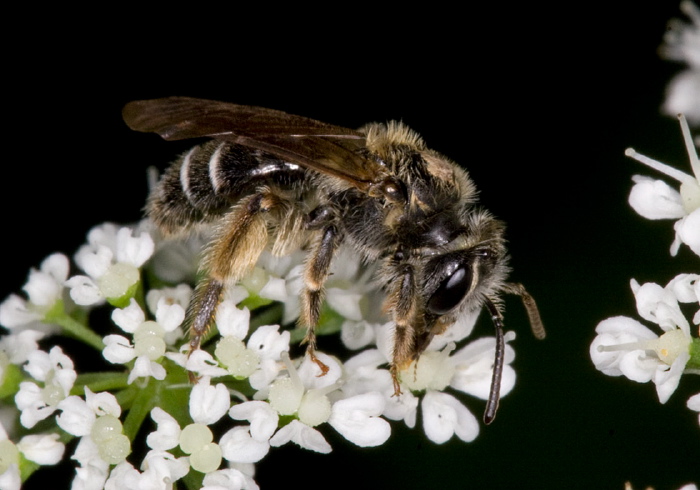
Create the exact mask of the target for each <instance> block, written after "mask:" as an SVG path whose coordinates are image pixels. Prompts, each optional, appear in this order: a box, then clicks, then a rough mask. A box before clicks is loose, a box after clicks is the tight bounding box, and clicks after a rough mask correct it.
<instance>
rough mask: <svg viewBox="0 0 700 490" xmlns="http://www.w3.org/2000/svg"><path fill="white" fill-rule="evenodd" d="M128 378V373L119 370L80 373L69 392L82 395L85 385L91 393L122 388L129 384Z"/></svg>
mask: <svg viewBox="0 0 700 490" xmlns="http://www.w3.org/2000/svg"><path fill="white" fill-rule="evenodd" d="M128 380H129V375H128V374H127V373H121V372H104V373H86V374H80V375H78V378H77V379H76V380H75V384H74V386H73V390H71V394H74V395H82V394H83V393H84V392H85V390H84V387H85V386H87V387H88V388H90V391H92V392H93V393H99V392H101V391H116V390H122V389H124V388H126V387H128V386H129V384H128Z"/></svg>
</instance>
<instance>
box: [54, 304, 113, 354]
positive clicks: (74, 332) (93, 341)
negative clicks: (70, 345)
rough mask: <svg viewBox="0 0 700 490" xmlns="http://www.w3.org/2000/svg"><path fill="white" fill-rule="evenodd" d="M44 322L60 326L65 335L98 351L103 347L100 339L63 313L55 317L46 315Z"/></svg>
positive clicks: (87, 328)
mask: <svg viewBox="0 0 700 490" xmlns="http://www.w3.org/2000/svg"><path fill="white" fill-rule="evenodd" d="M45 321H46V322H48V323H54V324H57V325H60V326H61V327H62V328H63V331H64V332H65V333H66V334H68V335H70V336H72V337H75V338H76V339H78V340H81V341H82V342H85V343H86V344H88V345H89V346H91V347H94V348H95V349H97V350H99V351H101V350H102V349H104V347H105V345H104V342H102V337H100V336H99V335H97V334H96V333H95V332H93V331H92V330H91V329H90V328H89V327H87V326H85V325H83V324H82V323H80V322H79V321H77V320H76V319H75V318H73V317H71V316H70V315H68V314H67V313H66V312H65V311H61V312H59V313H57V314H55V315H47V316H46V318H45Z"/></svg>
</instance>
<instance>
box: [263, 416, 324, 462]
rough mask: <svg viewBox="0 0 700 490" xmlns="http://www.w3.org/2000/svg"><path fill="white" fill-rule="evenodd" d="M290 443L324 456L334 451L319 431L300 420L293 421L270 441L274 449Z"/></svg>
mask: <svg viewBox="0 0 700 490" xmlns="http://www.w3.org/2000/svg"><path fill="white" fill-rule="evenodd" d="M288 442H293V443H295V444H297V445H298V446H300V447H303V448H304V449H308V450H310V451H315V452H317V453H322V454H328V453H330V452H331V450H332V448H331V445H330V444H328V442H327V441H326V439H325V438H324V437H323V436H322V435H321V433H320V432H319V431H317V430H316V429H314V428H312V427H309V426H308V425H306V424H304V423H302V422H300V421H298V420H292V421H291V422H290V423H288V424H287V425H285V426H284V427H282V428H281V429H280V430H278V431H277V433H276V434H275V435H274V436H273V437H272V438H271V439H270V444H272V446H274V447H279V446H282V445H284V444H287V443H288Z"/></svg>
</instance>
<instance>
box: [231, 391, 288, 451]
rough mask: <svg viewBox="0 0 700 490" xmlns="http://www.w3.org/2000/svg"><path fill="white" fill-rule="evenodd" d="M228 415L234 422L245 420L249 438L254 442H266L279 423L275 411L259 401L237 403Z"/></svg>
mask: <svg viewBox="0 0 700 490" xmlns="http://www.w3.org/2000/svg"><path fill="white" fill-rule="evenodd" d="M228 414H229V416H230V417H231V418H232V419H235V420H247V421H248V422H249V423H250V426H249V431H250V436H251V437H252V438H253V439H255V440H256V441H268V440H269V439H270V437H272V434H274V433H275V431H276V430H277V425H278V423H279V415H278V413H277V411H276V410H275V409H273V408H272V407H271V406H270V404H269V403H267V402H264V401H259V400H254V401H249V402H243V403H238V404H236V405H234V406H232V407H231V409H230V410H229V412H228Z"/></svg>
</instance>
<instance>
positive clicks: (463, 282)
mask: <svg viewBox="0 0 700 490" xmlns="http://www.w3.org/2000/svg"><path fill="white" fill-rule="evenodd" d="M471 284H472V273H471V270H470V269H468V268H467V267H466V266H464V265H462V266H459V267H458V268H457V269H455V271H454V272H453V273H452V275H451V276H449V277H447V278H445V279H444V280H443V281H442V283H440V286H438V288H437V289H436V290H435V292H434V293H433V295H432V296H431V297H430V299H429V300H428V304H427V305H426V306H427V308H428V311H430V312H431V313H435V314H436V315H444V314H445V313H447V312H449V311H450V310H452V308H454V307H455V306H457V305H458V304H459V303H460V302H461V301H462V299H463V298H464V296H466V294H467V292H468V291H469V288H470V286H471Z"/></svg>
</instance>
